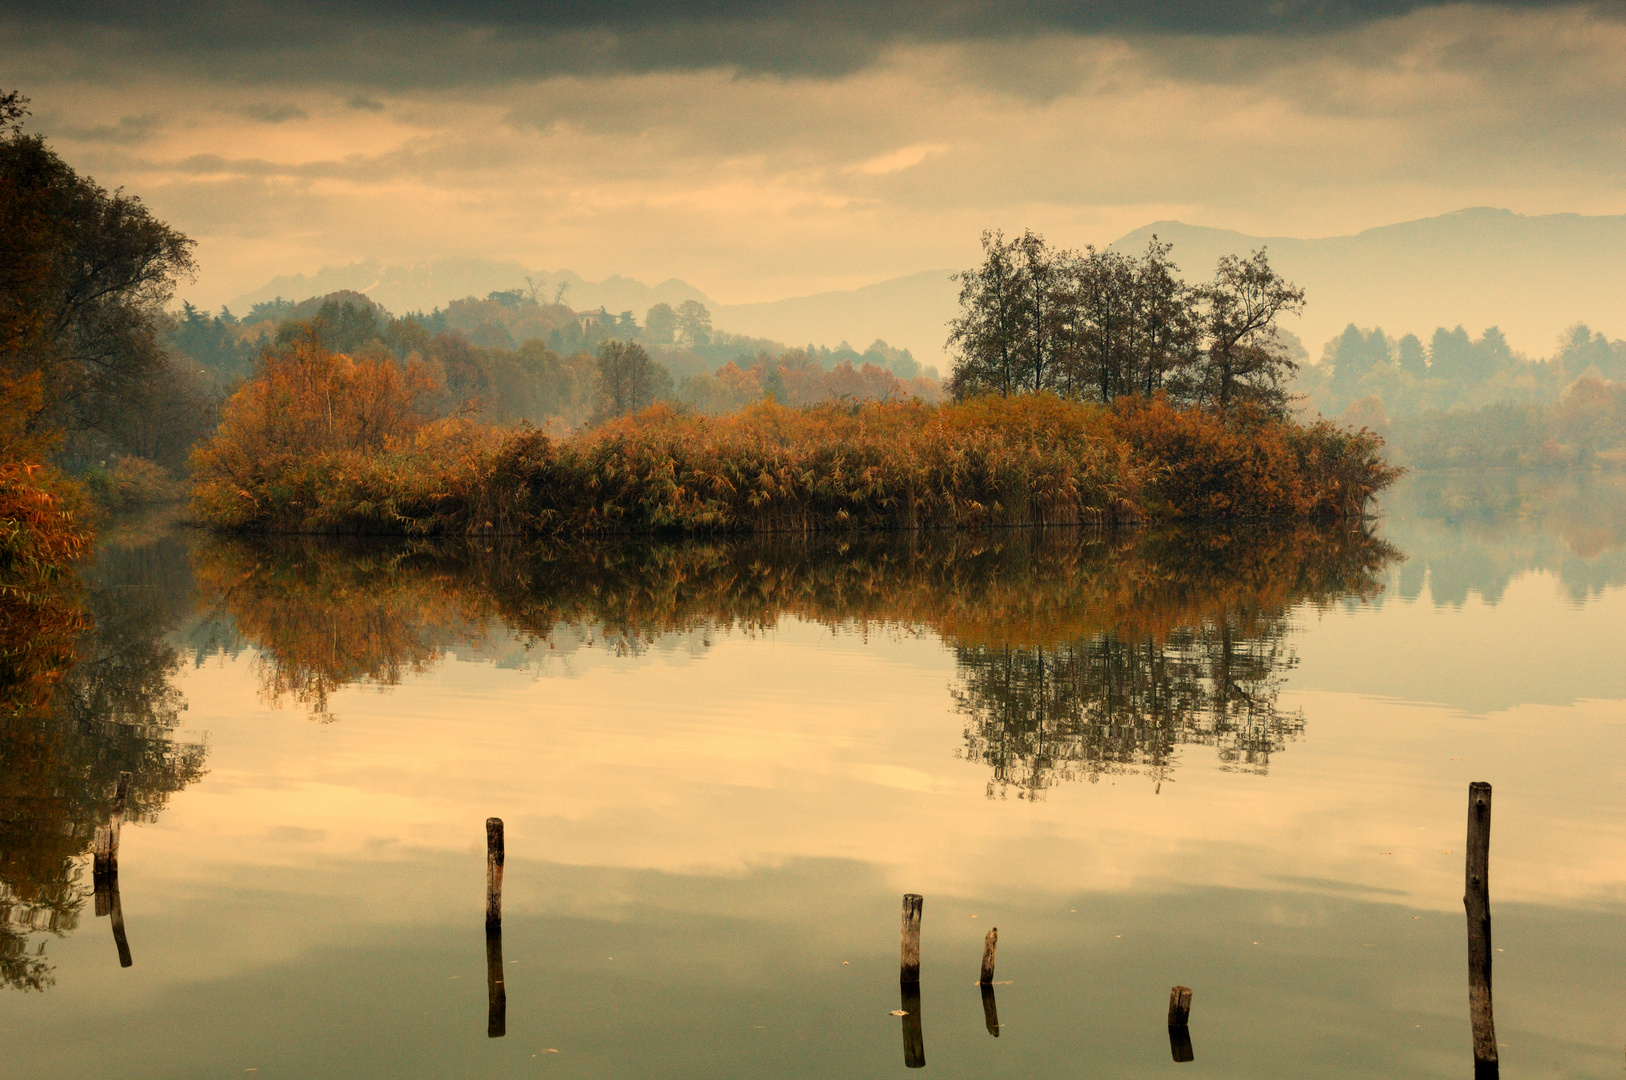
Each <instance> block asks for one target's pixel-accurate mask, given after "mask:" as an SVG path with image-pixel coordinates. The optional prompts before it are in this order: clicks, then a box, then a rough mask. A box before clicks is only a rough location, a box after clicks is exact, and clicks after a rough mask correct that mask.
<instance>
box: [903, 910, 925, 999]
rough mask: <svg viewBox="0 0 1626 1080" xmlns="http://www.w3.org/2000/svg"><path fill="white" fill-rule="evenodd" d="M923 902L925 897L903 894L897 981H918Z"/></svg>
mask: <svg viewBox="0 0 1626 1080" xmlns="http://www.w3.org/2000/svg"><path fill="white" fill-rule="evenodd" d="M925 902H926V901H925V898H923V897H921V896H920V895H919V894H917V893H905V894H904V897H903V927H902V930H901V931H900V934H899V936H900V938H901V939H902V941H901V949H900V952H901V956H900V958H899V964H898V981H899V982H906V983H918V982H919V981H920V910H921V907H922V906H923V905H924V904H925Z"/></svg>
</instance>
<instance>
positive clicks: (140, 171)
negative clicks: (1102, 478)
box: [0, 0, 1626, 306]
mask: <svg viewBox="0 0 1626 1080" xmlns="http://www.w3.org/2000/svg"><path fill="white" fill-rule="evenodd" d="M1131 9H1132V10H1131ZM1623 56H1626V6H1623V5H1621V4H1617V3H1605V4H1597V5H1582V4H1561V3H1560V4H1548V3H1525V4H1491V5H1485V4H1431V3H1408V2H1405V0H1388V2H1375V3H1365V2H1343V3H1340V2H1338V0H1330V2H1326V0H1324V2H1301V0H1281V2H1277V3H1272V4H1254V3H1243V2H1240V0H1235V2H1223V3H1215V4H1202V3H1196V2H1193V0H1151V2H1148V3H1138V4H1134V5H1128V4H1106V3H1073V4H1063V3H1057V2H1047V0H1025V2H1024V0H1016V2H1010V0H1006V2H997V3H996V2H993V0H958V2H952V3H942V2H937V3H933V2H919V3H912V2H904V0H879V2H865V3H858V2H854V0H801V2H796V0H792V2H781V3H768V2H764V0H679V2H675V3H663V4H640V3H634V2H631V0H611V2H608V3H599V4H593V5H584V4H577V3H563V2H558V0H554V2H544V3H532V4H526V3H517V2H504V0H474V2H462V3H445V2H441V0H378V2H370V3H367V4H361V3H359V2H341V3H313V2H304V3H301V2H298V0H294V2H286V0H279V2H276V3H271V2H266V0H247V2H244V3H234V4H230V5H224V4H205V3H201V2H194V0H172V2H168V3H143V2H139V0H136V2H128V0H127V2H122V3H114V2H110V0H107V2H102V0H7V2H6V3H5V4H4V5H0V87H4V88H5V89H12V88H15V89H18V90H21V91H22V92H23V93H24V94H26V95H28V96H29V97H30V98H31V99H32V102H33V116H32V118H31V121H30V123H31V128H32V130H36V131H39V132H42V133H44V134H46V135H48V136H49V137H50V139H51V140H52V143H53V145H54V146H56V147H57V149H58V150H59V151H60V152H61V153H62V154H63V155H64V156H65V157H66V158H67V159H68V160H69V161H70V162H71V163H72V164H73V165H74V166H75V167H77V168H79V169H81V170H82V171H84V172H87V173H88V174H90V175H91V176H93V177H95V178H96V179H97V180H98V181H99V182H101V183H102V184H104V185H106V186H108V187H123V188H125V189H126V190H127V191H129V192H132V193H135V194H137V195H139V196H141V197H142V198H143V199H144V200H145V201H146V202H147V203H148V204H149V205H150V206H152V207H153V208H154V209H155V210H156V211H157V212H158V213H159V214H160V215H161V216H163V217H164V218H165V219H166V220H168V221H169V222H170V223H171V224H172V225H174V226H176V227H177V228H180V229H181V230H182V231H184V232H186V233H187V234H188V235H190V236H192V237H194V238H195V239H196V240H197V241H198V251H197V254H198V259H199V263H200V271H199V274H198V277H197V280H196V281H195V282H191V283H188V284H187V285H186V286H185V287H184V288H183V290H182V292H183V294H184V295H187V296H190V297H192V298H193V299H195V300H197V301H200V302H202V303H204V304H206V305H210V306H213V305H217V304H219V303H221V302H224V301H225V300H227V299H229V298H231V297H233V296H236V295H239V294H241V293H243V292H246V291H248V290H251V289H254V288H256V287H258V286H260V285H263V284H264V283H265V282H266V281H268V280H269V279H270V278H272V277H274V276H276V275H279V274H292V273H310V272H314V271H316V270H318V269H320V268H321V267H323V266H329V265H343V264H347V263H350V262H354V261H359V260H367V259H376V260H380V261H383V262H386V263H413V262H420V261H427V260H430V259H436V258H443V257H452V256H455V257H478V258H488V259H498V260H515V261H518V262H521V263H523V264H524V265H526V266H530V267H534V268H537V269H544V270H558V269H562V268H569V269H572V270H574V271H576V272H577V273H580V274H582V275H583V276H585V277H587V278H589V279H592V280H597V279H599V278H602V277H605V276H608V275H611V274H625V275H627V276H630V277H634V278H638V279H641V280H644V281H647V282H650V283H655V282H658V281H661V280H664V279H667V278H671V277H677V278H681V279H683V280H685V281H688V282H690V283H691V284H693V285H695V286H696V287H698V288H701V289H703V290H704V291H705V292H706V293H708V294H709V295H711V296H713V297H715V298H716V299H717V300H719V301H721V302H723V303H745V302H752V301H762V300H774V299H778V298H781V297H786V296H793V295H801V294H806V293H812V292H817V291H821V290H827V289H845V288H854V287H858V286H861V285H864V284H868V283H870V282H874V281H878V280H882V279H885V278H889V277H895V276H899V275H903V274H910V273H915V272H918V271H921V270H926V269H934V268H941V267H956V266H968V265H971V264H972V263H973V262H974V261H975V260H976V257H977V253H978V251H979V247H978V237H979V235H980V233H981V232H982V231H983V230H984V229H989V228H1001V229H1004V230H1006V231H1020V230H1022V229H1024V228H1032V229H1035V230H1037V231H1039V232H1042V233H1044V234H1045V235H1046V236H1047V237H1048V238H1049V239H1051V240H1052V241H1054V242H1056V243H1058V244H1062V245H1065V246H1081V245H1084V244H1089V243H1094V244H1097V245H1102V244H1106V243H1110V242H1111V241H1112V240H1114V239H1116V238H1117V237H1119V236H1121V235H1122V234H1124V233H1126V232H1129V231H1130V230H1132V229H1134V228H1137V227H1139V226H1142V225H1145V224H1147V223H1149V222H1152V221H1156V220H1160V219H1168V218H1176V219H1179V220H1183V221H1187V222H1192V223H1196V224H1203V225H1211V226H1217V227H1222V228H1230V229H1237V230H1239V231H1242V232H1246V233H1250V234H1254V235H1264V236H1304V237H1313V236H1330V235H1341V234H1348V233H1352V232H1356V231H1358V230H1360V229H1363V228H1368V227H1372V226H1377V225H1384V224H1389V223H1393V222H1397V221H1405V220H1409V219H1414V218H1419V217H1425V216H1430V215H1435V214H1442V213H1447V212H1450V211H1452V210H1457V209H1461V208H1463V207H1468V206H1480V205H1484V206H1496V207H1506V208H1510V209H1512V210H1515V211H1518V212H1520V213H1525V214H1545V213H1557V212H1578V213H1584V214H1618V213H1622V212H1626V168H1623V166H1626V124H1623V122H1622V121H1623V120H1626V63H1622V62H1621V58H1622V57H1623Z"/></svg>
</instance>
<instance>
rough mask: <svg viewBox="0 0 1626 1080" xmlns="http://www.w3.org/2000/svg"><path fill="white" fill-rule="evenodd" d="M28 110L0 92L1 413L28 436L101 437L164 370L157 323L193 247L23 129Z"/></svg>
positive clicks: (12, 95)
mask: <svg viewBox="0 0 1626 1080" xmlns="http://www.w3.org/2000/svg"><path fill="white" fill-rule="evenodd" d="M26 105H27V100H26V99H24V98H22V97H20V96H19V95H17V94H16V93H15V92H12V93H8V94H5V95H0V399H3V400H0V407H5V408H8V409H18V408H25V409H26V410H27V415H26V416H25V417H23V419H22V426H23V427H24V429H25V430H26V431H27V432H28V433H29V434H30V435H32V436H34V437H36V438H42V439H47V440H48V439H49V437H50V436H51V434H52V433H55V432H68V433H85V432H88V433H97V434H100V435H102V436H103V437H104V438H107V437H110V436H111V435H112V433H113V430H114V427H115V422H116V418H117V417H118V415H119V414H120V413H122V412H123V411H124V410H125V409H126V408H128V407H129V405H130V404H131V403H132V402H133V401H136V400H139V399H142V398H144V397H146V396H148V394H149V393H150V391H149V388H148V385H147V384H148V382H149V380H151V379H152V377H153V376H154V375H155V374H156V373H158V372H160V371H162V370H163V369H164V368H165V366H166V364H167V359H166V356H165V350H164V348H163V347H162V344H161V342H160V340H159V336H158V322H159V319H160V318H161V317H162V306H163V304H164V303H165V302H166V301H167V300H168V299H169V298H170V296H171V295H172V294H173V289H174V284H175V280H176V278H177V277H179V276H182V275H187V274H190V273H191V272H192V270H193V261H192V247H193V243H192V241H191V240H189V239H187V238H186V237H185V236H183V235H181V234H180V233H179V232H177V231H175V230H174V229H171V228H170V227H169V226H168V225H166V224H164V223H163V222H162V221H159V220H158V219H157V218H156V217H154V216H153V215H152V214H151V213H150V212H149V211H148V210H147V208H146V207H145V206H144V205H142V203H141V201H140V200H139V199H137V198H135V197H134V196H129V195H125V194H123V193H122V192H117V191H115V192H113V193H111V194H110V193H108V192H107V191H105V190H103V189H102V188H101V187H99V186H97V185H96V184H95V183H94V182H92V181H91V180H89V179H88V178H86V177H82V176H80V175H79V174H78V173H76V172H75V171H74V170H73V169H72V168H70V167H69V166H68V164H67V163H66V162H64V161H63V160H62V159H61V158H60V157H58V156H57V154H56V153H55V152H54V151H52V150H51V149H50V147H48V146H47V145H46V144H45V140H44V139H43V138H42V137H40V136H38V135H31V134H27V133H25V132H24V131H23V130H22V118H23V116H24V115H25V114H26ZM25 383H29V384H32V385H34V386H36V387H37V389H38V393H37V395H22V394H19V393H13V392H11V391H12V390H13V389H15V388H20V387H21V386H22V385H23V384H25Z"/></svg>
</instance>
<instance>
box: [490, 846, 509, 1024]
mask: <svg viewBox="0 0 1626 1080" xmlns="http://www.w3.org/2000/svg"><path fill="white" fill-rule="evenodd" d="M502 864H503V843H502V818H494V817H493V818H486V1038H488V1039H500V1038H502V1037H503V1036H504V1035H506V1034H508V988H507V986H506V984H505V982H504V979H503V970H502Z"/></svg>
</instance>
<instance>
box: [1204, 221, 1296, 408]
mask: <svg viewBox="0 0 1626 1080" xmlns="http://www.w3.org/2000/svg"><path fill="white" fill-rule="evenodd" d="M1195 297H1196V299H1197V301H1198V302H1199V303H1200V304H1201V305H1202V316H1201V318H1202V322H1201V327H1202V333H1203V341H1204V347H1203V351H1202V356H1201V357H1200V358H1199V359H1198V361H1197V362H1196V363H1194V364H1192V365H1191V366H1190V367H1188V368H1187V369H1186V371H1185V372H1183V373H1182V378H1181V380H1180V385H1179V390H1180V392H1181V395H1182V396H1184V397H1186V398H1187V399H1189V400H1191V401H1192V402H1194V403H1195V404H1198V405H1206V406H1211V407H1214V408H1217V409H1219V410H1221V411H1225V410H1228V409H1230V408H1232V407H1234V406H1236V405H1239V404H1242V403H1243V402H1253V403H1257V404H1260V405H1263V406H1264V407H1266V408H1268V409H1271V410H1280V409H1284V408H1285V407H1286V404H1287V380H1288V379H1289V378H1291V377H1292V375H1293V373H1294V372H1295V371H1297V370H1298V365H1297V364H1296V363H1294V362H1293V360H1292V358H1291V356H1290V355H1289V354H1288V351H1287V347H1286V345H1285V343H1284V342H1283V340H1282V337H1281V333H1280V327H1279V326H1278V325H1277V320H1278V319H1280V318H1281V316H1283V315H1298V314H1300V313H1302V312H1303V311H1304V290H1303V289H1300V288H1298V287H1297V286H1295V285H1293V284H1291V283H1290V282H1288V281H1286V280H1284V279H1283V278H1282V277H1281V275H1280V274H1278V273H1276V271H1275V270H1274V269H1273V268H1272V267H1271V265H1270V259H1269V258H1268V257H1267V255H1266V253H1265V249H1264V248H1260V249H1259V250H1258V251H1255V252H1254V253H1253V254H1252V255H1250V256H1248V257H1247V258H1245V259H1244V258H1239V257H1238V256H1235V255H1226V256H1224V257H1222V258H1221V259H1220V261H1219V267H1218V268H1217V269H1216V271H1215V274H1214V280H1213V281H1212V282H1210V283H1209V284H1207V285H1204V286H1202V287H1200V288H1198V289H1197V290H1195Z"/></svg>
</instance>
